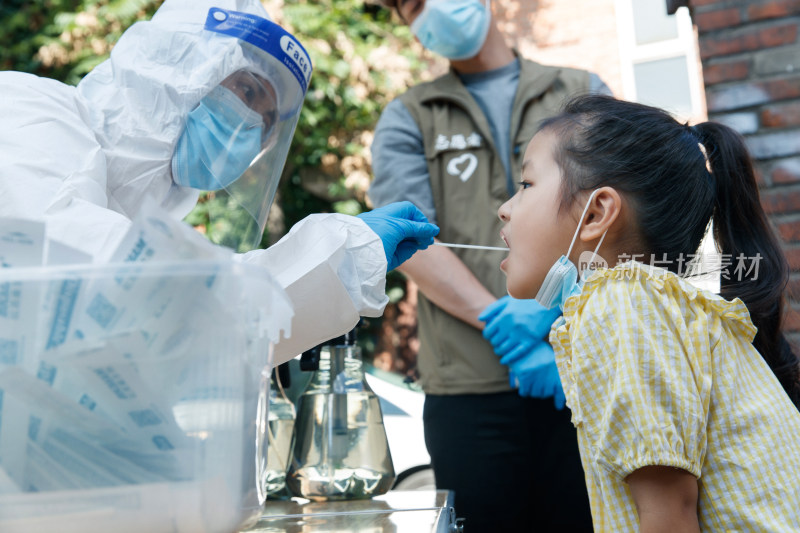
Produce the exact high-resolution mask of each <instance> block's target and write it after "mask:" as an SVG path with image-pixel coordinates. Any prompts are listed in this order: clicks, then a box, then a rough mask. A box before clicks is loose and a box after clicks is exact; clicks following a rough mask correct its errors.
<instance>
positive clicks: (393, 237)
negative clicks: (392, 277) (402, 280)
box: [358, 202, 439, 271]
mask: <svg viewBox="0 0 800 533" xmlns="http://www.w3.org/2000/svg"><path fill="white" fill-rule="evenodd" d="M358 218H360V219H361V220H363V221H364V222H366V224H367V226H369V227H370V229H371V230H372V231H374V232H375V233H377V234H378V237H380V238H381V241H382V242H383V251H384V252H385V253H386V261H387V263H389V266H388V268H387V271H388V270H393V269H395V268H397V267H399V266H400V265H401V264H402V263H403V261H405V260H406V259H408V258H409V257H411V256H412V255H414V252H416V251H417V250H424V249H425V248H427V247H428V246H430V245H431V244H433V237H434V236H435V235H438V234H439V227H438V226H436V225H435V224H431V223H430V222H428V219H427V218H426V217H425V215H424V214H422V211H420V210H419V209H417V206H415V205H414V204H412V203H411V202H395V203H392V204H388V205H385V206H383V207H379V208H378V209H373V210H372V211H367V212H366V213H361V214H360V215H358Z"/></svg>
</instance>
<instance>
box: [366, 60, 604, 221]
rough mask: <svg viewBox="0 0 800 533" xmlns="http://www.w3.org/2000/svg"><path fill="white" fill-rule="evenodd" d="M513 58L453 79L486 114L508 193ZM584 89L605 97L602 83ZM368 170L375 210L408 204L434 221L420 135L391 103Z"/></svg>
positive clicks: (516, 82)
mask: <svg viewBox="0 0 800 533" xmlns="http://www.w3.org/2000/svg"><path fill="white" fill-rule="evenodd" d="M519 71H520V66H519V59H516V58H515V59H514V61H512V62H511V63H509V64H508V65H506V66H503V67H500V68H498V69H494V70H490V71H487V72H480V73H477V74H463V75H459V78H460V79H461V81H462V83H463V84H464V87H465V88H466V89H467V91H469V93H470V94H471V95H472V96H473V98H475V100H476V102H477V103H478V105H479V106H480V108H481V110H482V111H483V112H484V114H485V115H486V118H487V120H488V122H489V126H490V128H491V133H492V137H493V138H494V142H495V146H496V147H497V150H498V152H499V153H500V155H501V157H502V159H503V165H504V166H505V169H506V177H507V180H508V187H509V194H513V193H514V188H515V176H512V175H511V172H510V168H511V148H510V145H511V110H512V107H513V105H514V96H515V95H516V92H517V86H518V85H519ZM590 90H591V91H592V92H596V93H603V94H611V91H610V90H609V89H608V87H607V86H606V84H605V83H603V81H602V80H601V79H600V78H599V77H598V76H597V75H596V74H592V75H591V80H590ZM372 171H373V174H374V176H375V180H374V181H373V182H372V185H371V186H370V188H369V197H370V200H372V203H373V204H374V205H375V207H381V206H383V205H386V204H389V203H392V202H398V201H401V200H408V201H410V202H411V203H413V204H414V205H416V206H417V207H419V208H420V210H421V211H422V212H423V213H425V216H427V217H428V220H430V221H431V222H434V223H435V222H436V208H435V207H434V204H433V192H432V191H431V184H430V176H429V175H428V162H427V160H426V159H425V149H424V146H423V145H422V132H420V130H419V128H418V127H417V124H416V122H414V118H413V117H412V116H411V113H409V111H408V109H407V108H406V106H405V105H403V103H402V102H401V101H400V100H399V99H396V100H393V101H392V102H390V103H389V105H387V106H386V108H385V109H384V110H383V113H382V114H381V117H380V119H379V120H378V124H377V126H376V128H375V138H374V140H373V142H372Z"/></svg>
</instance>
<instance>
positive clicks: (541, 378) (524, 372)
mask: <svg viewBox="0 0 800 533" xmlns="http://www.w3.org/2000/svg"><path fill="white" fill-rule="evenodd" d="M500 362H501V363H503V364H508V366H509V370H510V372H509V375H508V378H509V381H510V382H511V386H512V387H513V386H517V387H518V389H519V390H518V392H519V395H520V396H530V397H532V398H550V397H551V396H552V398H553V404H554V405H555V406H556V409H563V408H564V405H565V404H566V403H567V401H566V398H565V397H564V388H563V387H562V386H561V379H560V378H559V376H558V369H557V368H556V359H555V354H554V353H553V348H552V347H551V346H550V343H548V342H547V341H539V344H537V345H536V346H535V347H534V348H533V351H531V352H529V353H528V355H526V356H525V357H522V358H520V359H517V360H516V361H514V362H512V363H504V362H503V358H501V359H500Z"/></svg>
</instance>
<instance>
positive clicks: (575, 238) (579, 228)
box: [567, 189, 608, 276]
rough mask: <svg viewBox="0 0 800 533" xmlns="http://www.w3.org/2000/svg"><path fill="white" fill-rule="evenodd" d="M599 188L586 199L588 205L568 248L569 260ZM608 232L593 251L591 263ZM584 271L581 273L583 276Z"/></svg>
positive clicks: (604, 233) (606, 231)
mask: <svg viewBox="0 0 800 533" xmlns="http://www.w3.org/2000/svg"><path fill="white" fill-rule="evenodd" d="M597 191H598V189H595V190H593V191H592V194H590V195H589V199H588V200H587V201H586V206H585V207H584V208H583V213H581V219H580V220H579V221H578V227H577V228H576V229H575V234H574V235H573V236H572V242H571V243H569V250H567V260H569V256H570V254H572V247H573V246H574V245H575V241H576V240H577V239H578V234H579V233H580V231H581V224H583V218H584V217H585V216H586V212H587V211H589V206H590V205H591V204H592V199H593V198H594V195H595V193H596V192H597ZM606 233H608V229H606V230H605V231H604V232H603V235H602V236H601V237H600V242H598V243H597V246H595V248H594V251H593V252H592V257H591V259H589V264H592V262H593V261H594V258H595V257H597V250H599V249H600V246H601V245H602V244H603V239H605V238H606ZM582 274H583V273H581V276H582Z"/></svg>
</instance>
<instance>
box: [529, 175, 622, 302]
mask: <svg viewBox="0 0 800 533" xmlns="http://www.w3.org/2000/svg"><path fill="white" fill-rule="evenodd" d="M596 192H597V190H594V191H592V194H590V195H589V200H588V201H587V202H586V206H585V207H584V208H583V213H581V218H580V220H578V227H577V228H576V229H575V234H574V235H573V236H572V242H571V243H570V244H569V250H567V255H565V256H564V255H562V256H561V257H559V258H558V261H556V262H555V263H553V266H552V267H550V270H549V271H548V272H547V275H546V276H545V278H544V281H543V282H542V286H541V287H540V288H539V292H538V293H536V298H535V300H536V301H537V302H539V303H540V304H542V305H543V306H544V307H546V308H548V309H552V308H553V307H555V306H558V307H560V308H561V309H562V310H563V309H564V302H566V301H567V298H569V297H570V296H572V295H574V294H579V293H580V292H581V289H582V288H583V281H584V279H585V277H584V276H581V279H580V280H578V269H577V268H576V267H575V265H574V264H573V263H572V261H570V260H569V259H568V258H569V256H570V254H571V253H572V247H573V246H574V245H575V240H576V239H577V238H578V233H580V230H581V224H583V219H584V217H585V216H586V212H587V211H588V210H589V205H590V204H591V203H592V199H593V198H594V195H595V193H596ZM606 233H608V229H606V231H604V232H603V235H602V236H601V237H600V242H598V243H597V246H596V247H595V249H594V252H592V258H591V259H590V260H589V264H592V263H593V262H594V258H595V256H596V255H597V250H599V249H600V245H601V244H603V239H605V238H606Z"/></svg>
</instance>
